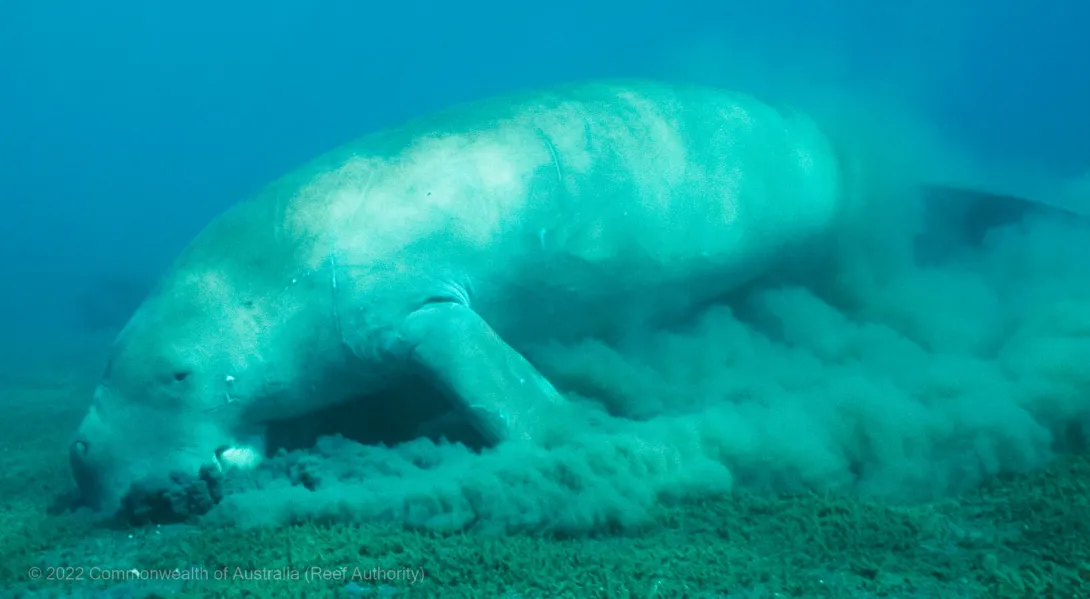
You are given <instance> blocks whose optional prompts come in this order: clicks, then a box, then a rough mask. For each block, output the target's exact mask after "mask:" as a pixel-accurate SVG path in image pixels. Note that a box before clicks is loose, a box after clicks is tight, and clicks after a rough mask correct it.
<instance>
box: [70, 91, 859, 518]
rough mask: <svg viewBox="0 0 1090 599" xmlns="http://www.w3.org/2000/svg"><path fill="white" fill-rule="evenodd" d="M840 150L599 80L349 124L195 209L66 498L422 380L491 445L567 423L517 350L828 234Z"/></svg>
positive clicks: (77, 453) (718, 287)
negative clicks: (206, 211) (299, 156)
mask: <svg viewBox="0 0 1090 599" xmlns="http://www.w3.org/2000/svg"><path fill="white" fill-rule="evenodd" d="M841 179H842V169H841V166H840V164H839V163H838V157H837V155H836V153H835V151H834V150H833V148H832V146H831V145H830V143H829V141H828V140H827V139H826V137H825V136H824V135H823V134H822V133H821V132H820V131H819V130H818V129H817V128H816V127H815V125H814V124H813V123H812V122H811V121H809V120H808V119H807V118H806V117H805V116H803V115H800V114H795V113H791V112H786V111H781V110H779V109H775V108H772V107H770V106H767V105H765V104H762V103H760V102H758V101H756V100H754V99H752V98H750V97H748V96H745V95H739V94H733V93H728V92H724V91H721V90H715V89H707V88H699V87H680V86H669V85H662V84H657V83H651V82H598V83H587V84H579V85H570V86H565V87H559V88H553V89H547V90H544V91H540V92H536V93H532V94H525V95H522V96H515V97H507V98H499V99H495V100H490V101H486V102H483V103H478V104H472V105H468V106H463V107H458V108H455V109H452V110H449V111H446V112H443V113H440V114H436V115H433V116H430V117H427V118H424V119H421V120H418V121H416V122H412V123H409V124H407V125H405V126H403V127H399V128H395V129H391V130H388V131H383V132H380V133H377V134H374V135H371V136H368V137H365V138H363V139H361V140H359V141H357V142H355V143H352V144H350V145H348V146H346V147H344V148H341V149H338V150H336V151H334V152H332V153H330V154H327V155H325V156H323V157H321V158H319V159H318V160H316V161H314V162H312V163H311V164H309V165H306V166H304V167H303V168H301V169H300V170H298V171H296V172H294V173H292V174H289V175H287V176H286V177H284V178H282V179H280V180H279V181H276V182H274V183H273V184H271V185H270V186H268V187H267V188H265V189H264V190H262V191H261V192H260V193H259V194H257V195H256V196H255V197H253V198H251V199H249V200H247V201H245V202H242V203H240V204H239V205H237V206H236V207H234V208H233V209H231V210H230V211H228V212H227V213H225V214H224V215H222V216H221V217H220V218H218V219H217V220H216V221H214V222H213V223H212V224H211V225H209V226H208V227H207V229H205V230H204V231H203V232H202V233H201V234H200V235H199V236H198V237H197V238H196V239H195V240H194V241H193V242H192V244H191V245H190V246H189V247H188V248H187V249H186V250H185V252H184V253H183V254H182V255H181V256H180V257H179V259H178V260H177V262H176V264H175V265H174V266H173V267H172V269H171V270H170V271H169V272H168V273H167V274H166V275H165V277H164V278H163V279H162V281H161V282H160V284H159V286H158V288H157V290H156V291H154V292H153V293H152V295H151V297H150V298H149V299H148V300H147V301H146V303H145V304H143V306H142V307H141V308H140V309H139V310H138V311H137V312H136V313H135V315H134V316H133V317H132V319H131V321H130V322H129V323H128V325H127V327H126V328H125V329H124V331H123V332H122V333H121V334H120V335H119V337H118V339H117V342H116V347H115V348H114V350H113V354H112V359H111V360H110V364H109V366H108V368H107V369H106V371H105V373H104V375H103V377H102V380H101V384H100V385H99V386H98V388H97V390H96V391H95V394H94V400H93V404H92V406H91V408H90V411H89V413H88V415H87V417H86V419H85V420H84V422H83V424H82V426H81V427H80V430H79V432H78V433H77V439H76V441H75V442H74V443H73V445H72V448H71V460H72V466H73V471H74V473H75V476H76V479H77V482H78V483H79V485H80V488H81V491H82V495H83V497H84V499H85V500H86V501H87V503H88V504H90V505H93V506H97V507H101V508H112V507H114V506H116V505H117V502H118V500H119V497H120V496H121V494H122V493H123V492H124V491H125V489H127V488H128V486H129V485H130V484H131V483H132V482H134V481H136V480H140V479H145V478H154V477H156V476H163V475H165V474H166V473H168V472H169V471H171V470H183V471H189V472H195V471H196V470H197V469H198V468H199V466H201V465H202V464H205V463H209V462H211V461H213V460H214V459H215V456H216V455H217V452H218V451H220V450H222V449H224V448H239V447H251V448H253V449H254V450H255V451H256V452H258V453H260V452H261V451H262V447H261V433H262V422H264V421H266V420H268V419H274V418H275V419H279V418H285V417H291V416H293V415H300V414H304V413H309V412H313V411H315V410H318V409H320V408H323V407H327V406H330V405H333V404H338V403H342V402H345V401H349V400H351V399H353V398H357V397H359V396H361V395H362V394H364V393H368V392H375V391H379V390H381V389H382V388H383V387H384V386H386V385H390V384H392V383H393V382H395V381H397V380H400V379H401V378H402V377H408V376H423V377H425V378H426V380H428V381H430V382H432V383H434V384H435V385H436V386H437V387H438V388H439V389H440V390H442V391H443V392H444V396H445V397H448V398H449V399H450V401H451V405H452V406H453V407H454V408H456V409H459V410H461V411H462V412H463V413H464V414H466V415H467V416H468V417H469V418H470V419H471V421H472V422H473V423H475V425H476V426H477V427H478V429H479V430H480V431H481V432H482V433H483V434H484V436H485V438H486V439H488V440H489V441H492V442H496V443H498V442H512V441H525V442H541V441H542V439H544V438H545V437H546V436H547V435H548V434H549V431H550V430H554V429H553V428H552V427H551V425H553V424H556V423H560V426H559V429H560V430H561V431H562V430H563V425H562V423H563V420H564V418H567V417H570V415H568V414H567V413H566V409H567V408H566V404H565V400H564V399H563V398H562V396H561V395H560V394H559V393H557V391H556V390H554V388H553V387H552V385H550V384H549V382H548V381H547V380H545V379H544V378H543V377H542V376H541V375H540V374H539V373H538V372H537V371H536V370H535V369H534V368H533V367H532V366H531V365H530V364H529V363H528V362H527V361H526V360H525V359H524V358H523V357H522V355H521V354H520V353H519V352H518V351H517V348H519V347H522V346H523V344H525V343H532V342H535V341H542V340H545V339H547V338H552V337H556V336H581V335H594V334H596V333H598V332H601V331H604V330H608V329H610V328H611V327H623V326H624V325H625V323H628V322H631V321H632V319H636V320H640V319H644V318H649V317H652V316H655V315H661V314H663V313H666V312H671V311H675V310H685V309H686V308H688V307H690V306H691V305H692V303H693V302H698V301H702V300H707V299H710V298H713V297H715V296H717V295H719V294H722V293H724V292H726V291H729V290H731V289H732V288H734V287H736V286H737V285H739V284H740V283H743V282H745V281H747V280H749V279H751V278H752V277H754V276H756V275H760V274H762V273H763V272H765V271H766V269H768V268H769V267H770V266H773V265H775V264H777V263H778V262H779V261H781V260H783V259H785V258H786V257H787V256H789V255H791V250H792V249H799V248H802V247H805V244H806V243H807V242H808V241H811V240H813V239H814V238H815V237H817V236H821V235H823V234H826V233H828V231H829V229H830V227H832V226H833V224H834V223H835V222H836V219H837V217H838V214H839V213H840V211H841V210H843V208H844V206H843V204H844V196H845V194H844V192H843V190H844V185H843V183H844V182H843V181H842V180H841Z"/></svg>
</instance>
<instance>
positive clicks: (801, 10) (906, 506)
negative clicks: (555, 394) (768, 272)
mask: <svg viewBox="0 0 1090 599" xmlns="http://www.w3.org/2000/svg"><path fill="white" fill-rule="evenodd" d="M1088 30H1090V5H1086V4H1083V3H1077V2H1073V1H1069V0H1067V1H1059V0H1053V1H1046V2H1039V3H1038V2H1028V1H1025V2H1010V1H1007V2H983V1H980V0H973V1H962V2H940V1H937V0H926V1H923V2H918V3H905V4H899V3H884V2H862V1H834V0H828V1H818V0H799V1H796V2H789V1H786V0H774V1H771V2H678V3H670V2H658V3H638V2H635V3H620V2H575V1H569V0H565V1H563V2H551V3H508V4H499V3H485V2H469V3H444V2H423V1H408V2H398V3H389V4H382V5H379V4H376V3H364V2H349V1H325V2H323V1H316V2H305V3H304V2H294V3H282V2H268V3H254V2H235V3H211V2H203V1H200V2H188V3H172V4H168V3H158V2H144V3H135V2H125V1H122V2H113V3H92V2H75V1H63V2H52V3H32V2H24V3H15V2H6V3H3V4H2V5H0V91H3V93H2V94H0V190H2V193H0V208H2V209H0V262H2V263H0V267H2V268H0V272H2V273H3V276H4V287H3V289H4V293H3V295H2V296H0V408H2V409H3V410H4V413H5V414H6V415H7V417H6V418H3V419H0V463H2V465H3V468H4V470H3V471H4V476H3V478H2V480H0V518H3V519H4V523H3V525H2V526H0V596H12V597H22V596H32V597H145V596H161V597H167V596H187V597H190V596H191V597H243V596H254V597H351V596H361V597H362V596H379V595H382V596H437V597H462V596H464V597H470V596H472V597H527V598H528V597H747V598H757V597H939V596H943V597H947V596H948V597H1072V598H1074V597H1078V596H1087V593H1090V499H1087V496H1088V494H1090V453H1088V452H1090V449H1088V447H1087V445H1086V441H1085V437H1086V434H1087V431H1088V430H1090V428H1088V427H1090V235H1088V233H1090V227H1088V225H1087V223H1086V220H1080V219H1074V220H1072V219H1051V218H1048V217H1041V218H1037V219H1029V220H1027V221H1026V222H1023V223H1019V224H1018V226H1012V227H1003V228H999V229H997V230H996V231H995V232H994V234H992V235H991V236H990V237H989V238H988V240H987V243H985V244H983V245H982V246H980V247H974V248H970V249H966V250H964V251H965V252H966V253H962V254H959V255H958V256H957V259H956V260H953V259H951V260H947V261H942V262H941V263H938V264H936V263H929V264H926V265H922V264H918V263H916V262H914V261H912V260H909V259H906V258H905V257H904V255H903V252H902V251H901V250H903V249H904V248H903V247H902V245H903V244H909V243H911V239H910V237H911V235H912V234H913V232H912V231H909V230H904V231H901V230H899V229H897V225H898V224H899V223H898V222H896V219H891V221H883V222H882V223H876V225H875V235H874V239H873V240H871V241H872V242H873V243H875V244H878V245H876V246H875V247H873V248H871V249H873V250H874V251H873V252H872V253H870V254H868V255H866V256H861V257H860V259H859V261H858V262H859V263H858V264H854V265H853V266H854V270H852V271H851V272H850V273H849V274H848V275H846V276H845V277H844V278H843V279H842V280H839V281H838V282H837V285H838V286H837V288H836V290H835V291H830V290H829V289H811V288H807V287H802V286H779V287H769V288H765V289H756V290H754V291H753V292H752V293H751V294H750V295H749V296H747V297H746V298H745V300H744V302H743V303H742V305H727V304H724V305H721V306H712V307H710V308H709V309H708V310H707V311H706V313H703V314H701V315H700V316H699V318H697V319H696V320H695V322H694V324H693V325H692V326H691V327H689V328H686V329H685V330H641V331H634V333H633V337H632V339H631V340H629V342H628V344H627V345H626V347H611V346H607V345H606V344H603V343H599V342H595V341H593V340H588V341H587V342H585V343H582V344H579V345H576V346H563V347H561V346H549V347H542V348H539V350H538V351H537V352H536V353H535V354H534V355H533V356H532V358H533V359H534V360H535V363H538V364H541V365H542V368H543V370H545V371H547V372H548V373H549V375H550V377H551V378H553V379H554V380H556V381H557V383H558V386H560V387H562V388H563V389H564V390H565V391H567V392H570V393H572V394H577V395H579V396H583V397H586V398H589V399H591V400H594V401H600V402H603V403H605V404H607V405H609V406H610V409H611V412H613V413H615V414H620V415H622V416H627V417H630V418H631V422H632V425H631V426H629V427H627V428H623V427H622V428H618V429H614V430H610V431H609V432H608V433H602V434H600V435H595V434H588V435H585V436H583V437H580V438H579V440H578V441H573V443H572V444H571V445H570V446H568V447H565V448H564V449H563V450H562V451H557V452H552V453H546V452H540V453H532V454H522V453H519V454H512V453H511V452H506V453H505V452H504V451H497V452H495V453H490V454H485V455H477V454H475V453H474V452H472V451H470V450H468V449H466V448H464V447H462V446H461V445H455V444H443V443H435V442H432V441H429V440H426V439H418V440H413V441H409V442H407V443H403V444H399V445H395V446H393V447H390V448H387V447H384V446H381V445H378V444H365V443H360V442H357V441H349V440H345V439H341V438H336V437H327V438H323V439H322V440H320V441H319V442H318V443H317V445H315V446H313V447H306V448H300V449H297V450H295V451H291V452H284V453H282V454H280V455H278V456H276V457H275V459H273V460H271V461H270V463H269V464H268V465H267V466H266V467H264V468H263V470H262V471H260V472H258V473H255V474H253V475H251V476H249V477H247V478H246V479H245V480H239V481H234V483H233V484H234V487H232V492H231V493H230V494H229V495H228V496H227V497H226V498H224V500H223V501H222V502H221V503H220V504H219V505H218V506H217V507H216V508H215V509H213V510H212V511H211V512H209V513H208V514H205V515H203V516H201V517H199V518H194V519H193V520H192V521H189V522H183V523H171V524H166V523H164V524H161V525H151V526H139V527H132V528H127V527H122V528H120V529H117V527H114V528H109V527H104V526H103V525H102V524H101V523H100V522H97V521H96V520H95V519H94V518H92V517H91V516H89V515H88V514H86V513H85V512H82V511H79V510H76V511H71V510H68V509H66V506H65V498H66V497H67V496H68V495H69V494H70V493H71V490H72V488H73V483H72V481H71V476H70V474H69V472H68V463H67V449H66V448H67V442H68V439H69V437H70V435H71V433H72V431H73V430H74V429H75V427H76V426H77V425H78V423H79V420H80V418H81V417H82V415H83V413H84V411H85V410H86V407H87V405H88V403H89V401H90V395H91V391H92V390H93V388H94V385H95V382H96V379H97V377H98V376H99V374H100V372H101V370H102V367H103V364H104V363H105V356H106V355H107V353H108V351H109V347H110V343H111V342H112V339H113V336H114V335H115V334H116V333H117V331H118V330H119V329H120V327H121V326H123V325H124V323H125V321H126V320H127V318H128V315H129V314H130V313H131V311H132V310H133V309H135V307H136V306H137V305H138V304H139V302H140V301H141V299H142V298H143V296H144V294H145V293H146V292H147V289H148V288H149V287H150V286H151V285H152V284H153V283H154V280H155V278H156V277H157V276H158V275H159V273H161V272H162V271H163V270H164V269H165V268H166V267H167V266H168V265H169V264H170V262H171V261H172V260H173V258H174V257H175V256H176V255H177V254H178V252H180V251H181V249H182V248H183V247H184V246H185V244H186V243H187V242H188V241H189V240H190V239H191V238H192V237H193V236H194V235H195V234H196V233H197V232H198V231H199V230H200V229H201V228H202V227H203V226H204V225H205V224H207V223H208V222H209V221H210V220H211V219H212V218H213V217H215V216H216V215H217V214H218V213H220V212H221V211H222V210H224V209H225V208H226V207H228V206H229V205H231V204H232V203H233V202H235V201H238V200H239V199H241V198H242V197H244V196H246V195H248V194H250V193H252V192H254V191H255V190H256V189H258V188H259V187H260V186H261V185H263V184H264V183H266V182H268V181H270V180H271V179H273V178H275V177H277V176H279V175H280V174H282V173H284V172H285V171H287V170H289V169H291V168H293V167H295V166H297V165H299V164H300V163H302V162H303V161H305V160H308V159H310V158H311V157H313V156H315V155H316V154H319V153H321V152H324V151H326V150H328V149H330V148H332V147H334V146H336V145H338V144H341V143H344V142H347V141H349V140H351V139H353V138H355V137H358V136H359V135H361V134H363V133H367V132H370V131H373V130H376V129H381V128H384V127H388V126H392V125H396V124H398V123H400V122H402V121H404V120H406V119H408V118H411V117H414V116H417V115H420V114H423V113H426V112H429V111H433V110H437V109H440V108H443V107H446V106H449V105H452V104H456V103H459V102H463V101H468V100H474V99H479V98H483V97H487V96H492V95H497V94H502V93H505V92H510V91H516V90H522V89H526V88H533V87H540V86H545V85H550V84H554V83H561V82H567V81H573V80H582V79H588V78H602V77H649V78H660V79H669V80H681V81H690V82H699V83H706V84H713V85H719V86H723V87H728V88H732V89H737V90H740V91H744V92H749V93H753V94H756V95H757V96H759V97H762V98H767V99H769V100H772V101H776V102H787V103H793V104H797V105H800V106H803V107H805V108H807V109H811V110H813V111H815V112H820V111H822V110H841V111H843V110H851V111H857V112H859V113H860V114H861V115H864V114H865V116H861V118H860V122H865V123H867V126H868V127H869V128H870V131H869V134H870V135H871V136H872V137H873V138H875V139H876V140H880V141H881V142H882V143H885V144H888V145H889V146H890V147H893V148H896V149H897V150H898V151H902V152H904V153H907V154H920V155H925V156H926V157H927V158H928V160H929V161H935V162H940V163H943V164H947V163H949V164H955V163H956V164H957V165H959V167H958V169H957V170H959V172H965V173H971V174H970V175H967V177H968V178H969V179H971V180H972V181H973V182H974V183H979V184H980V185H981V186H982V187H984V188H987V191H992V192H997V193H1003V194H1010V195H1015V196H1018V197H1020V198H1023V199H1026V200H1028V201H1030V202H1033V203H1038V204H1045V205H1052V206H1060V207H1063V208H1064V209H1066V210H1068V211H1070V212H1073V213H1075V214H1081V215H1090V110H1088V109H1087V107H1090V39H1088V38H1087V36H1086V32H1087V31H1088ZM962 165H964V168H962ZM724 365H727V366H726V367H725V366H724ZM315 481H318V482H315ZM58 567H60V568H61V569H60V570H57V569H56V568H58ZM34 568H38V569H39V570H38V575H37V576H42V575H43V573H49V572H53V573H54V574H59V575H60V577H61V578H67V579H66V580H50V579H48V577H46V578H45V579H42V578H37V579H36V575H34V574H33V569H34ZM91 568H98V570H97V571H98V572H115V576H114V579H113V580H105V579H103V577H102V576H99V577H98V578H97V579H95V580H90V579H88V578H89V577H90V571H91V570H90V569H91ZM223 568H226V569H228V570H227V571H228V572H229V576H228V577H227V578H226V579H224V580H215V576H214V574H213V575H212V576H211V577H210V578H206V579H201V578H199V576H200V572H205V573H215V572H217V571H219V570H220V569H223ZM340 568H346V570H345V571H346V572H347V573H348V574H349V575H351V574H352V573H353V572H354V571H356V570H359V571H360V572H361V573H369V574H366V576H360V577H357V579H356V580H347V579H344V578H339V577H338V575H337V574H336V573H337V572H343V571H341V570H339V569H340ZM73 569H82V570H80V571H81V573H82V574H83V575H84V577H83V578H81V579H78V580H74V579H72V578H73V577H72V574H73V573H74V572H75V570H73ZM132 569H135V570H137V571H138V572H148V571H164V572H169V571H174V570H178V571H179V572H182V571H189V572H196V574H195V577H194V578H192V579H190V578H186V579H184V580H183V579H182V578H180V575H179V576H175V577H172V578H171V579H170V580H141V579H140V578H141V577H140V576H136V577H135V578H134V577H125V576H122V575H121V574H118V573H124V572H127V571H129V570H132ZM376 569H381V571H382V572H386V573H389V574H375V572H376ZM292 572H294V573H304V574H305V573H309V572H316V573H321V574H322V575H323V576H325V578H322V579H319V580H311V579H307V580H302V581H300V580H293V579H291V573H292ZM236 573H237V574H236ZM258 578H265V579H264V580H258ZM1080 593H1081V594H1080Z"/></svg>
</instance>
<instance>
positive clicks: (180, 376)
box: [174, 370, 189, 383]
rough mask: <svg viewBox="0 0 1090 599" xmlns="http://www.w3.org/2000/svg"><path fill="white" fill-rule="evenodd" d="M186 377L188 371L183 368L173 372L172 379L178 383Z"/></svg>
mask: <svg viewBox="0 0 1090 599" xmlns="http://www.w3.org/2000/svg"><path fill="white" fill-rule="evenodd" d="M188 377H189V372H188V371H185V370H179V371H178V372H175V373H174V380H176V381H178V382H179V383H180V382H182V381H184V380H185V379H186V378H188Z"/></svg>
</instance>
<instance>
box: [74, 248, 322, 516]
mask: <svg viewBox="0 0 1090 599" xmlns="http://www.w3.org/2000/svg"><path fill="white" fill-rule="evenodd" d="M187 262H188V263H193V262H196V263H198V264H201V263H211V264H212V265H213V267H204V266H194V265H191V264H188V263H187ZM262 272H266V271H263V270H262V265H261V264H260V263H256V262H254V261H247V263H245V264H233V263H232V262H230V259H223V260H220V261H214V260H213V261H209V260H206V259H202V257H201V256H190V259H189V260H188V261H183V264H181V265H180V266H176V267H175V268H174V269H173V271H172V272H171V273H168V275H167V276H166V277H164V279H163V280H162V281H161V282H160V284H159V286H158V288H157V289H156V290H155V291H153V292H152V294H151V296H150V297H149V298H148V299H147V300H146V301H145V302H144V303H143V304H142V305H141V306H140V308H139V309H138V310H137V311H136V313H135V314H134V315H133V316H132V318H131V319H130V320H129V322H128V324H127V325H126V326H125V328H124V329H123V330H122V331H121V333H120V334H119V335H118V337H117V339H116V341H115V343H114V347H113V349H112V350H111V354H110V358H109V361H108V363H107V366H106V368H105V371H104V372H103V374H102V377H101V380H100V381H99V383H98V385H97V387H96V388H95V391H94V394H93V399H92V403H91V406H90V408H89V410H88V412H87V414H86V416H85V417H84V419H83V422H82V424H81V425H80V427H79V429H78V431H77V432H76V434H75V437H74V439H73V440H72V442H71V445H70V448H69V458H70V462H71V467H72V473H73V476H74V478H75V480H76V483H77V485H78V486H79V490H80V495H81V500H82V501H81V503H83V504H85V505H87V506H90V507H92V508H95V509H102V510H110V511H112V510H114V509H116V508H117V507H118V506H119V505H120V502H121V500H122V498H123V496H124V494H125V493H126V491H127V490H128V489H129V488H130V487H131V485H132V484H134V483H137V482H141V483H143V482H148V483H154V482H155V481H158V480H166V479H167V478H168V477H169V476H170V475H171V474H172V473H174V472H179V471H180V472H183V473H188V474H193V475H196V474H197V473H198V471H199V470H200V468H201V467H202V466H205V465H212V466H216V467H220V468H222V467H224V466H225V465H226V464H227V463H228V462H235V463H236V464H237V463H238V462H245V461H246V460H247V459H257V458H259V457H260V456H261V454H262V453H263V450H264V448H263V447H261V443H260V442H256V441H257V440H258V439H260V429H259V428H258V425H259V424H260V422H261V421H262V418H264V417H265V416H267V414H266V415H263V414H259V413H258V412H260V411H261V410H263V409H268V408H269V406H270V402H271V404H272V405H273V406H276V405H278V401H279V400H280V399H283V398H284V397H288V398H291V397H293V394H294V393H295V392H296V391H297V386H298V385H301V384H305V385H310V384H311V383H312V381H311V380H308V378H307V375H308V373H309V367H311V366H314V362H313V361H311V360H309V358H310V357H312V354H310V353H309V351H310V350H312V349H314V348H315V345H313V344H310V345H308V344H309V343H310V342H311V341H314V339H312V337H313V336H314V335H315V334H316V333H314V332H313V331H318V330H324V329H323V327H322V325H324V324H325V323H324V322H321V323H319V322H315V321H314V320H313V319H311V318H308V317H306V316H305V311H304V310H302V309H301V307H302V306H304V305H305V303H306V302H305V301H304V298H302V297H300V296H299V293H298V292H297V291H292V290H290V289H288V290H285V288H286V287H291V285H289V284H285V283H283V282H282V278H281V277H280V276H274V277H273V279H274V280H275V281H276V282H277V285H275V286H274V285H271V284H270V285H265V284H264V283H265V281H264V280H262V276H263V275H262ZM290 280H291V279H290V277H289V278H288V281H290ZM297 287H303V285H299V286H297ZM268 288H272V289H275V290H276V291H275V292H266V291H262V290H263V289H268ZM329 328H330V329H332V328H333V327H329ZM285 335H294V336H293V337H291V339H290V342H289V341H288V340H286V339H285ZM315 351H317V350H315ZM304 362H306V366H307V367H306V368H304V367H303V363H304ZM314 374H315V375H316V376H320V375H321V374H322V373H320V372H315V373H314ZM290 403H291V402H290V401H289V400H284V402H283V404H290ZM274 416H275V414H274Z"/></svg>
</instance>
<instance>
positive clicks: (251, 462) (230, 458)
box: [216, 446, 261, 472]
mask: <svg viewBox="0 0 1090 599" xmlns="http://www.w3.org/2000/svg"><path fill="white" fill-rule="evenodd" d="M260 463H261V452H259V451H258V450H257V449H255V448H253V447H245V446H239V447H226V448H224V449H221V450H219V451H217V452H216V464H217V465H218V466H219V469H220V472H225V471H227V470H233V469H238V470H253V469H254V468H256V467H257V466H258V464H260Z"/></svg>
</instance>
